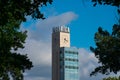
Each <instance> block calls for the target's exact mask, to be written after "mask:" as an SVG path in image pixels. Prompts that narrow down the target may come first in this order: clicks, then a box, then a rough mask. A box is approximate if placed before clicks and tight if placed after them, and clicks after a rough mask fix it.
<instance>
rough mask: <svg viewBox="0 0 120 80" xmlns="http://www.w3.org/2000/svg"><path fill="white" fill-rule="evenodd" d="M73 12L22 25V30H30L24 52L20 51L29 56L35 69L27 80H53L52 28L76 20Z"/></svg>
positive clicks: (27, 74) (26, 75)
mask: <svg viewBox="0 0 120 80" xmlns="http://www.w3.org/2000/svg"><path fill="white" fill-rule="evenodd" d="M76 18H77V15H76V14H75V13H73V12H66V13H63V14H60V15H57V16H50V17H49V18H47V19H45V20H38V21H36V22H35V21H34V22H33V23H31V21H29V22H28V23H29V24H27V25H28V26H30V27H28V26H26V25H25V24H22V25H21V26H23V27H22V29H27V30H28V38H27V40H26V44H25V48H24V50H19V51H20V52H21V53H22V54H26V53H27V54H28V57H29V58H30V60H31V61H32V62H33V65H34V67H33V68H32V69H31V70H30V71H27V72H26V73H25V80H51V33H52V27H56V26H59V25H67V24H69V23H70V22H71V21H72V20H74V19H76Z"/></svg>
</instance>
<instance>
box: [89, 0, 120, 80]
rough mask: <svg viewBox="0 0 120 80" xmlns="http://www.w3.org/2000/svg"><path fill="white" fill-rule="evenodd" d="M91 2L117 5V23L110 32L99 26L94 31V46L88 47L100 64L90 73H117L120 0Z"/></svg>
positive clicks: (119, 59) (119, 40)
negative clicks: (96, 30)
mask: <svg viewBox="0 0 120 80" xmlns="http://www.w3.org/2000/svg"><path fill="white" fill-rule="evenodd" d="M92 2H94V6H96V5H97V4H100V5H102V4H103V5H111V6H115V7H117V10H118V11H117V13H118V24H114V25H113V29H112V32H111V33H109V32H108V31H106V30H103V29H102V28H101V27H99V28H98V32H96V33H95V36H94V40H95V43H96V47H95V48H93V47H90V50H91V51H92V52H94V54H95V56H96V58H98V61H99V62H98V63H100V64H101V65H100V66H98V67H97V68H95V70H94V71H93V72H92V73H91V74H90V75H96V73H102V74H109V73H111V72H113V73H115V74H117V73H118V72H119V71H120V9H119V7H120V0H92ZM105 80H109V79H105Z"/></svg>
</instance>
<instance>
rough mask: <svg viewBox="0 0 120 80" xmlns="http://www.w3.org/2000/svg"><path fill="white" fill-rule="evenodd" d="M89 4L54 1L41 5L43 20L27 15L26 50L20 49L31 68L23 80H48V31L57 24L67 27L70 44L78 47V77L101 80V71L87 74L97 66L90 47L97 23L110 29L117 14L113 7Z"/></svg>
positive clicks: (49, 41) (62, 0)
mask: <svg viewBox="0 0 120 80" xmlns="http://www.w3.org/2000/svg"><path fill="white" fill-rule="evenodd" d="M92 5H93V3H91V2H88V0H77V1H75V0H53V3H52V5H50V4H48V6H44V7H42V8H40V10H41V11H42V12H43V13H44V16H45V17H46V19H45V20H32V19H31V18H30V17H27V19H28V20H27V22H25V23H22V24H21V28H22V30H28V38H27V40H26V44H25V49H24V50H19V51H20V52H21V53H23V54H24V53H25V54H26V53H27V54H28V57H29V58H30V60H32V62H33V65H34V67H33V68H32V69H31V70H30V71H27V72H26V73H25V80H51V66H52V65H51V58H52V56H51V33H52V28H53V27H56V26H60V25H66V26H68V27H70V33H71V46H76V47H78V48H80V49H79V53H80V80H98V79H99V80H101V79H102V78H103V77H106V76H104V75H101V74H99V75H97V76H94V77H89V74H90V72H91V71H92V70H93V69H94V68H95V67H96V66H98V64H97V59H96V58H95V56H94V54H93V53H92V52H90V51H89V47H90V46H95V43H94V34H95V32H97V29H98V27H99V26H101V27H102V28H103V29H105V30H108V31H110V32H111V30H112V25H113V24H114V23H117V20H116V18H115V17H116V15H117V13H116V8H115V7H111V6H100V5H97V6H96V7H93V6H92ZM111 75H113V74H111Z"/></svg>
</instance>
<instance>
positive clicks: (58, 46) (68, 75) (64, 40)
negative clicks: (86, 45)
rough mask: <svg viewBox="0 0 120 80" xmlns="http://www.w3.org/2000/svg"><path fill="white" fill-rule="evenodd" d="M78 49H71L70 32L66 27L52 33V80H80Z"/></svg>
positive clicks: (56, 29)
mask: <svg viewBox="0 0 120 80" xmlns="http://www.w3.org/2000/svg"><path fill="white" fill-rule="evenodd" d="M78 55H79V54H78V49H77V48H76V47H70V30H69V28H68V27H66V26H60V27H55V28H53V31H52V80H79V59H78Z"/></svg>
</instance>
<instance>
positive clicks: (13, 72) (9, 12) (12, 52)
mask: <svg viewBox="0 0 120 80" xmlns="http://www.w3.org/2000/svg"><path fill="white" fill-rule="evenodd" d="M47 3H50V4H51V3H52V0H0V80H10V78H11V79H12V80H24V76H23V73H24V71H25V70H26V69H27V70H29V69H31V68H32V67H33V65H32V62H31V61H30V60H29V59H28V57H27V55H22V54H21V53H18V51H17V50H18V49H19V48H21V49H23V48H24V45H23V44H24V43H25V39H26V37H27V31H21V30H20V24H21V22H23V21H24V22H25V21H26V16H32V18H33V19H44V16H43V14H42V13H41V11H40V8H41V7H42V6H44V5H47ZM24 54H25V53H24Z"/></svg>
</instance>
